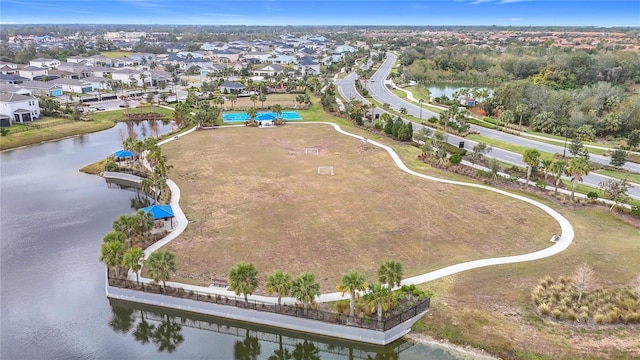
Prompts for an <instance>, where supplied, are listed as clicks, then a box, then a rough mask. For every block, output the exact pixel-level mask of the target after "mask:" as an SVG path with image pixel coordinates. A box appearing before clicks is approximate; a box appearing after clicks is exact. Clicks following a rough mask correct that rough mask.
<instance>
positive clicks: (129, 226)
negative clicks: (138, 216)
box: [111, 215, 135, 244]
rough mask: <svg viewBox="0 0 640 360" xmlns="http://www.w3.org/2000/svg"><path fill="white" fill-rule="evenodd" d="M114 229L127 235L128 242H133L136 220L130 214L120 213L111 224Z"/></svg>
mask: <svg viewBox="0 0 640 360" xmlns="http://www.w3.org/2000/svg"><path fill="white" fill-rule="evenodd" d="M111 226H112V228H113V230H115V231H119V232H121V233H124V234H125V235H126V241H127V244H130V243H131V238H132V237H133V229H134V227H135V220H134V219H133V218H132V217H131V216H128V215H120V216H118V218H117V219H116V220H115V221H114V222H113V225H111Z"/></svg>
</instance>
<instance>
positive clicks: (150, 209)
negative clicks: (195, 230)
mask: <svg viewBox="0 0 640 360" xmlns="http://www.w3.org/2000/svg"><path fill="white" fill-rule="evenodd" d="M140 210H142V211H144V212H146V213H150V214H151V217H152V218H153V220H158V219H165V220H166V219H167V218H171V228H172V229H173V217H174V215H173V209H171V205H151V206H147V207H144V208H142V209H140Z"/></svg>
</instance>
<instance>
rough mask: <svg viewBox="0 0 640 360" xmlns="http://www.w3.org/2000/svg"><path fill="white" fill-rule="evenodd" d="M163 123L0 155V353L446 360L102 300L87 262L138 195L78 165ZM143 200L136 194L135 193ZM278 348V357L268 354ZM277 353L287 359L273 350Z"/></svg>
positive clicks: (93, 267) (430, 353)
mask: <svg viewBox="0 0 640 360" xmlns="http://www.w3.org/2000/svg"><path fill="white" fill-rule="evenodd" d="M170 130H171V125H162V124H160V123H156V124H150V123H148V122H142V123H139V124H129V125H127V124H124V123H120V124H117V125H116V127H114V128H112V129H109V130H105V131H102V132H99V133H94V134H86V135H83V136H78V137H73V138H68V139H64V140H60V141H54V142H48V143H43V144H38V145H33V146H29V147H26V148H21V149H16V150H11V151H5V152H2V153H0V176H1V182H0V194H1V197H0V205H1V209H0V211H1V212H2V217H0V239H1V242H0V285H1V286H0V298H1V302H0V313H1V317H0V358H2V359H45V358H46V359H127V358H144V359H151V358H153V359H159V358H169V357H172V358H189V359H197V358H201V359H204V358H207V359H267V358H270V359H273V358H272V357H271V356H272V355H276V356H278V354H285V353H289V354H296V356H299V357H296V359H297V358H300V359H347V358H361V359H402V360H412V359H456V358H460V357H461V355H460V354H456V353H454V352H451V351H449V350H444V349H442V348H439V347H429V346H424V345H413V344H411V343H407V342H404V341H398V342H396V343H394V344H392V345H391V346H387V347H384V348H382V347H375V346H370V345H364V344H359V343H349V342H340V341H338V340H333V339H327V338H313V337H309V336H308V335H304V334H299V333H293V332H286V331H284V330H281V329H274V328H263V327H256V326H252V325H248V324H243V323H235V322H229V321H226V320H221V319H215V318H211V317H200V316H197V315H193V314H186V313H180V312H176V311H171V310H167V309H162V308H150V307H142V306H140V305H138V304H130V303H124V302H110V301H109V300H108V299H107V298H106V296H105V281H104V276H105V268H104V265H103V264H102V263H100V262H99V261H98V256H99V253H100V244H101V243H102V238H103V237H104V235H105V234H106V233H107V232H108V231H109V230H110V228H111V224H112V222H113V220H114V219H115V218H116V217H117V216H119V215H121V214H129V213H131V212H132V206H133V205H136V204H135V203H136V202H139V201H141V199H139V196H138V195H137V194H136V193H135V192H132V191H125V190H120V189H111V188H108V187H107V184H106V183H105V180H104V179H103V178H100V177H97V176H92V175H87V174H83V173H80V172H79V171H78V169H79V168H81V167H83V166H85V165H87V164H89V163H92V162H95V161H98V160H100V159H103V158H104V157H106V156H107V155H109V154H112V153H113V152H114V151H116V150H118V149H119V148H120V143H121V139H122V137H123V136H126V135H127V134H133V133H135V134H137V135H138V136H140V137H144V136H148V135H151V134H152V133H158V134H164V133H166V132H168V131H170ZM142 200H144V199H142ZM278 352H279V353H278ZM277 358H288V357H286V356H285V357H276V359H277Z"/></svg>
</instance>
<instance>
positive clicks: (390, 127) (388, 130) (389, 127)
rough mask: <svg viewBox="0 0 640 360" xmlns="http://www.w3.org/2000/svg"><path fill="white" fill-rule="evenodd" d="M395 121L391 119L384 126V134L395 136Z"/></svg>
mask: <svg viewBox="0 0 640 360" xmlns="http://www.w3.org/2000/svg"><path fill="white" fill-rule="evenodd" d="M393 124H394V122H393V119H392V118H391V117H389V118H388V119H387V122H386V123H385V124H384V133H385V134H387V135H393Z"/></svg>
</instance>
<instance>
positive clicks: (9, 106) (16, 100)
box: [0, 93, 40, 126]
mask: <svg viewBox="0 0 640 360" xmlns="http://www.w3.org/2000/svg"><path fill="white" fill-rule="evenodd" d="M39 118H40V104H39V103H38V98H36V97H35V96H33V95H21V94H16V93H4V94H0V126H11V125H13V124H14V123H16V122H19V123H21V124H22V123H24V122H25V121H33V120H36V119H39Z"/></svg>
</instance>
